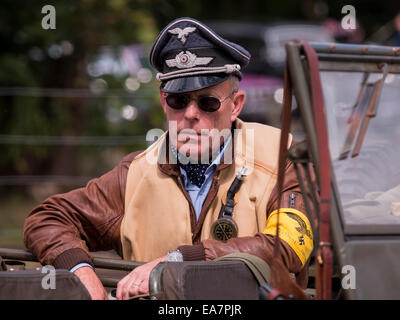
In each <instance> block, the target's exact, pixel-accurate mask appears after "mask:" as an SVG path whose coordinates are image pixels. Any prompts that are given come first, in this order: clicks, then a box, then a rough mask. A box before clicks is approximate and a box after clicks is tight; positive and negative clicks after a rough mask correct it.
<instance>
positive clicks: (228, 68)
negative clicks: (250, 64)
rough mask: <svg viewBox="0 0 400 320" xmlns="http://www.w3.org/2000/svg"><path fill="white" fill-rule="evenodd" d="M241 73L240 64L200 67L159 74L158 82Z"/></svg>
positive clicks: (157, 76)
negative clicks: (213, 74)
mask: <svg viewBox="0 0 400 320" xmlns="http://www.w3.org/2000/svg"><path fill="white" fill-rule="evenodd" d="M238 71H240V65H238V64H226V65H224V66H222V67H198V68H190V69H186V70H176V71H172V72H167V73H161V72H159V73H157V75H156V79H157V80H158V81H164V80H169V79H172V78H180V77H188V76H196V75H200V74H212V73H228V74H230V73H234V72H238Z"/></svg>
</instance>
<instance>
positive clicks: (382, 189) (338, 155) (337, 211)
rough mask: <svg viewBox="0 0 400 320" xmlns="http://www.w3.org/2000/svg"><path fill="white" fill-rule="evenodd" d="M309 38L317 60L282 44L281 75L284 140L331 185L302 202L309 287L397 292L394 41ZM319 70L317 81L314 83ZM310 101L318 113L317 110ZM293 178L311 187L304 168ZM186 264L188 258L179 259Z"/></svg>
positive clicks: (354, 294) (362, 294) (398, 55)
mask: <svg viewBox="0 0 400 320" xmlns="http://www.w3.org/2000/svg"><path fill="white" fill-rule="evenodd" d="M310 46H311V47H312V48H313V52H314V53H315V55H316V57H317V59H318V63H315V61H314V62H312V64H311V60H310V59H309V56H307V55H305V51H304V50H305V47H304V43H302V42H296V41H290V42H288V43H287V44H286V52H287V67H288V69H287V70H288V77H290V79H289V78H288V79H287V80H290V83H291V85H292V88H293V93H294V97H295V99H296V104H297V106H298V109H299V114H300V122H301V124H302V129H303V135H302V137H303V139H304V140H303V141H302V142H300V143H298V144H295V145H294V146H293V147H292V148H290V149H289V152H288V156H289V157H290V159H291V160H292V161H294V162H295V164H296V165H297V166H303V168H304V165H305V164H308V163H311V164H312V166H313V167H314V169H315V173H316V176H317V181H318V189H319V191H320V192H321V194H322V191H323V186H322V182H323V181H325V182H326V181H328V185H329V191H330V192H329V195H328V199H325V198H322V200H321V201H317V199H318V198H319V197H318V195H319V193H320V192H319V191H318V190H315V189H313V190H311V188H309V190H311V192H312V195H314V197H313V199H314V200H315V201H313V202H312V203H308V204H307V205H306V208H307V209H309V208H311V206H314V207H315V208H316V212H317V216H316V217H315V218H316V219H315V223H316V224H315V225H314V228H313V229H314V230H313V231H314V240H315V245H314V247H315V251H314V254H313V256H312V258H311V262H312V263H311V267H310V281H309V288H308V289H309V291H308V293H311V294H312V295H314V291H313V290H314V289H315V288H316V286H317V284H320V285H322V286H323V287H325V288H329V290H330V292H329V295H328V296H329V297H330V298H332V299H336V298H340V299H398V298H399V297H400V294H399V293H400V268H398V264H399V262H400V166H399V165H398V159H399V158H400V147H399V142H400V126H399V125H398V124H399V123H400V108H399V107H398V101H400V49H399V48H392V47H383V46H367V45H348V44H333V43H315V42H314V43H310ZM310 66H311V69H312V70H311V69H310ZM315 72H316V73H315ZM316 74H317V76H318V77H317V78H318V79H320V80H321V85H322V86H321V88H319V87H318V86H314V85H313V82H312V81H313V80H312V79H314V80H315V77H314V78H313V76H315V75H316ZM318 79H317V80H318ZM289 93H290V92H289ZM286 94H288V92H286ZM315 95H320V96H321V97H322V98H323V100H322V101H323V103H320V104H319V105H316V104H315V101H316V100H314V97H315ZM316 110H318V111H319V112H320V114H322V115H323V116H324V117H323V118H318V115H317V113H316ZM324 131H326V133H327V135H326V136H324V135H323V134H324ZM324 153H325V154H324ZM326 168H330V170H326ZM329 171H330V172H329ZM300 177H301V174H300ZM299 180H301V181H304V184H307V185H308V187H310V185H311V184H309V183H308V177H304V179H299ZM301 187H302V190H303V192H304V193H305V192H307V186H305V185H303V183H301ZM325 190H326V189H325ZM324 201H325V202H324ZM328 202H329V203H328ZM323 205H325V207H324V208H328V209H329V212H328V213H329V215H328V217H329V219H328V221H327V224H328V227H329V230H330V232H329V234H328V241H326V240H325V241H324V243H322V242H323V241H322V240H321V239H323V235H322V234H321V233H320V232H319V231H320V229H319V226H320V225H322V223H321V221H322V220H321V217H323V214H324V212H323V211H324V210H323V209H324V208H323ZM326 205H328V207H326ZM307 211H311V210H307ZM322 246H323V247H325V248H328V249H329V250H332V253H333V266H332V267H333V268H332V270H331V271H329V278H328V279H326V278H321V277H320V275H319V273H318V272H317V271H316V270H317V269H318V264H320V265H325V266H326V265H328V264H329V262H328V261H327V260H325V261H324V259H323V258H321V256H320V255H319V251H318V250H319V248H320V247H322ZM0 256H3V258H7V259H17V260H25V261H26V260H28V261H29V260H34V257H33V256H32V255H30V254H29V253H27V252H18V251H15V250H8V251H5V249H0ZM206 263H210V264H212V263H214V262H206ZM95 264H97V266H98V267H99V268H104V267H105V268H107V269H118V270H122V271H124V272H125V274H126V272H128V271H129V270H131V269H133V268H134V267H136V266H137V265H139V264H140V263H138V262H128V261H122V260H107V259H104V258H96V259H95ZM185 264H186V265H187V264H188V263H187V262H183V263H182V265H183V266H184V265H185ZM203 264H204V262H203ZM328 270H329V269H328ZM163 272H165V271H164V270H163V269H162V268H158V269H157V270H156V272H155V273H152V276H151V277H150V287H151V288H154V290H156V291H157V292H158V293H159V292H162V291H163V287H162V285H161V284H160V277H161V276H162V274H163ZM177 275H178V276H179V270H178V271H177ZM194 277H195V275H194ZM101 279H102V281H103V283H104V284H105V285H107V286H110V287H112V286H115V285H116V283H117V281H118V278H116V277H115V275H112V276H110V275H107V274H106V275H105V276H104V275H103V276H102V277H101ZM197 280H198V279H197ZM201 280H202V281H203V283H206V282H207V279H201ZM332 283H333V285H331V284H332ZM164 285H165V283H164ZM204 285H205V284H204ZM164 289H165V288H164ZM278 289H279V288H278ZM315 295H316V296H315V298H317V299H321V298H323V297H322V296H321V295H320V293H319V292H318V290H317V293H316V294H315ZM310 297H312V296H311V295H310ZM325 297H326V296H325ZM164 298H168V296H165V295H164Z"/></svg>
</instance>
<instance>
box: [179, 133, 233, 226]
mask: <svg viewBox="0 0 400 320" xmlns="http://www.w3.org/2000/svg"><path fill="white" fill-rule="evenodd" d="M231 140H232V136H231V135H229V137H228V138H227V139H226V142H225V144H224V147H223V149H222V150H221V152H220V153H219V154H218V156H217V157H216V158H215V159H214V161H213V162H212V163H211V164H210V166H209V167H208V168H207V170H206V172H205V179H204V182H203V184H202V185H201V187H198V186H196V185H194V184H192V183H191V182H190V180H189V179H188V177H187V175H186V171H185V170H184V169H182V168H181V167H179V169H180V171H181V174H182V177H183V181H184V183H185V189H186V190H187V192H188V193H189V196H190V199H191V200H192V204H193V208H194V212H195V213H196V220H198V219H199V216H200V212H201V208H202V207H203V203H204V200H205V199H206V197H207V194H208V191H210V188H211V183H212V179H213V176H214V173H215V171H216V170H217V168H218V167H219V165H220V164H221V159H222V156H223V155H224V153H225V150H226V148H227V147H228V145H229V144H230V143H231Z"/></svg>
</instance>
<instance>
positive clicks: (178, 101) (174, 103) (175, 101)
mask: <svg viewBox="0 0 400 320" xmlns="http://www.w3.org/2000/svg"><path fill="white" fill-rule="evenodd" d="M165 100H166V101H167V104H168V105H169V106H170V107H171V108H172V109H176V110H180V109H184V108H186V106H187V105H188V102H189V99H188V97H187V96H185V95H183V94H169V95H168V96H167V97H166V98H165Z"/></svg>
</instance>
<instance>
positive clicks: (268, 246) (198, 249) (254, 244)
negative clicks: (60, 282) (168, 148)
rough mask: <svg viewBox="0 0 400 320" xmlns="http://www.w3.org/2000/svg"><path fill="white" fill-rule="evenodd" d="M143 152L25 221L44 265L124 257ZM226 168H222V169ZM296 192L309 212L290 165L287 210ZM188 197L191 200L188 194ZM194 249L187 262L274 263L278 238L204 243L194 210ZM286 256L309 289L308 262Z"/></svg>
mask: <svg viewBox="0 0 400 320" xmlns="http://www.w3.org/2000/svg"><path fill="white" fill-rule="evenodd" d="M140 152H141V151H138V152H134V153H131V154H129V155H127V156H126V157H124V158H123V159H122V161H121V162H120V163H119V164H118V165H117V166H116V167H115V168H114V169H113V170H111V171H109V172H108V173H106V174H104V175H103V176H101V177H99V178H96V179H93V180H91V181H89V183H88V184H87V185H86V187H84V188H80V189H76V190H73V191H70V192H68V193H65V194H57V195H54V196H51V197H49V198H48V199H46V200H45V201H44V202H43V203H42V204H41V205H39V206H38V207H36V208H34V209H33V210H32V212H31V213H30V214H29V216H28V217H27V218H26V220H25V225H24V230H23V238H24V242H25V245H26V247H27V248H28V249H29V250H30V251H31V252H32V253H33V254H34V255H35V256H36V257H37V258H38V259H39V260H40V262H41V263H42V264H52V265H54V266H55V267H56V268H64V269H70V268H72V267H73V266H75V265H76V264H78V263H81V262H87V263H90V264H91V263H92V257H91V255H90V253H89V251H98V250H110V249H114V250H116V252H117V253H118V254H120V255H121V256H122V248H121V240H120V227H121V221H122V217H123V214H124V195H125V186H126V178H127V174H128V169H129V166H130V164H131V162H132V160H133V158H134V157H135V156H136V155H137V154H139V153H140ZM223 168H224V165H221V166H220V167H219V168H218V169H217V170H222V169H223ZM160 170H162V171H163V172H166V173H168V174H169V175H170V176H172V177H173V178H174V179H176V181H177V183H178V185H179V186H180V188H181V189H182V191H183V192H184V193H185V194H186V195H187V192H186V190H185V189H184V187H183V185H184V184H183V180H182V177H181V175H180V172H179V170H177V166H176V165H160ZM217 190H218V184H215V183H213V184H212V187H211V189H210V192H209V194H208V195H207V198H206V200H205V201H204V206H203V209H205V207H206V206H207V204H209V203H211V200H212V197H213V196H215V194H216V192H217ZM292 193H294V194H296V202H295V206H294V207H295V208H296V209H298V210H300V211H302V212H303V213H306V210H305V208H304V203H303V198H302V195H301V192H300V188H299V185H298V182H297V179H296V174H295V171H294V167H293V164H292V163H290V162H288V164H287V166H286V172H285V183H284V188H283V197H282V201H283V202H282V206H283V207H285V206H288V203H289V195H290V194H292ZM186 198H187V199H190V198H189V196H188V195H187V197H186ZM275 209H277V189H276V187H275V189H274V190H273V192H272V195H271V197H270V200H269V204H268V209H267V212H266V214H268V213H270V212H272V211H274V210H275ZM191 210H192V211H193V212H192V213H191V220H192V223H191V226H192V232H193V244H194V245H193V246H181V247H180V248H179V249H180V250H181V252H182V253H183V256H184V260H204V259H205V260H213V259H215V258H217V257H220V256H223V255H226V254H229V253H232V252H237V251H240V252H248V253H251V254H255V255H257V256H259V257H261V258H262V259H264V260H265V261H266V262H267V263H268V262H269V261H270V259H272V252H273V246H274V242H275V237H274V236H272V235H265V234H262V233H258V234H256V235H255V236H254V237H242V238H234V239H230V240H229V241H227V242H226V243H222V242H219V241H216V240H211V239H208V240H204V241H200V232H199V231H200V230H201V226H202V220H203V219H199V221H197V222H196V221H195V218H194V217H195V214H194V209H193V207H192V206H191ZM280 249H281V250H280V253H281V257H282V260H283V262H284V264H285V265H286V266H287V268H288V269H289V271H290V272H292V273H295V274H296V279H297V282H298V283H299V284H300V285H301V286H303V287H306V285H307V280H308V261H307V263H306V264H305V265H304V266H302V264H301V262H300V259H299V258H298V257H297V255H296V253H295V252H294V251H293V250H292V248H291V247H290V246H289V245H288V244H287V243H286V242H285V241H281V248H280Z"/></svg>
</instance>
